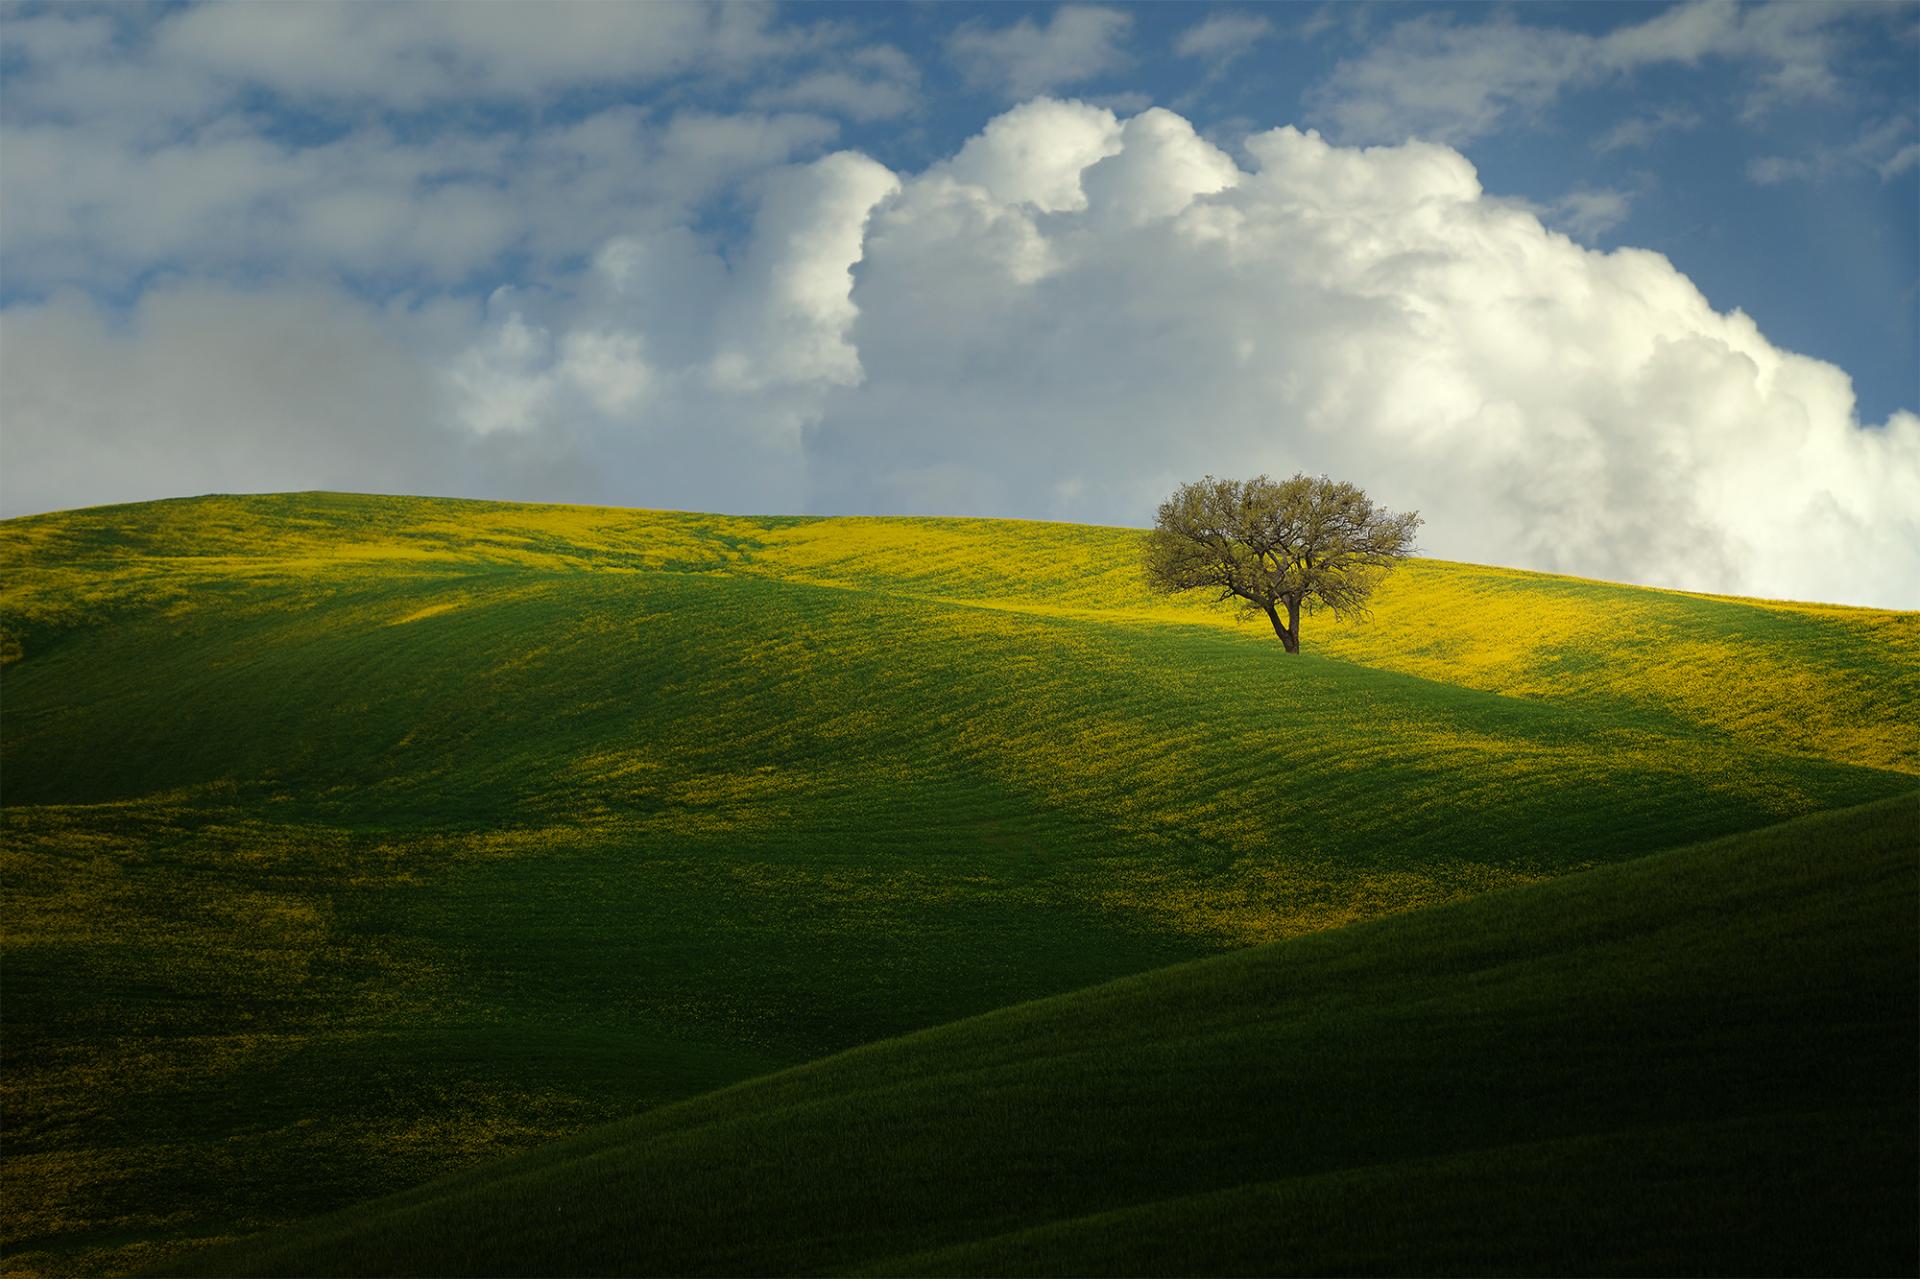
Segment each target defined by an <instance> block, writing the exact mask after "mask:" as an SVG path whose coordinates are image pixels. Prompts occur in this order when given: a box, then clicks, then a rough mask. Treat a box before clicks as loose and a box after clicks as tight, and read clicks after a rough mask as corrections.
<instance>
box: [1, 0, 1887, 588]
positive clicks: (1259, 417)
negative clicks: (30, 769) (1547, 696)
mask: <svg viewBox="0 0 1920 1279" xmlns="http://www.w3.org/2000/svg"><path fill="white" fill-rule="evenodd" d="M1916 409H1920V4H1913V3H1866V4H1846V3H1838V2H1834V3H1777V2H1775V3H1754V4H1733V3H1726V2H1724V0H1684V2H1683V3H1678V4H1672V5H1663V4H1632V5H1613V4H1604V3H1579V4H1566V5H1561V4H1554V3H1534V4H1526V5H1445V4H1365V3H1343V4H1274V5H1261V6H1247V5H1240V6H1236V5H1211V4H1206V3H1183V4H1177V5H1152V4H1147V5H1134V6H1110V5H1098V4H1064V5H1023V4H1011V3H1009V4H991V5H979V6H973V5H965V4H917V3H916V4H904V3H903V4H896V5H884V4H852V5H834V4H815V5H793V6H773V5H761V4H752V3H740V4H728V5H722V6H699V5H681V4H675V3H649V4H620V3H583V4H567V3H553V4H540V5H520V4H515V3H510V2H504V3H492V4H484V5H483V4H473V5H460V4H453V3H435V4H378V3H356V4H345V5H335V4H329V3H323V2H319V0H309V2H307V3H302V4H297V5H294V4H279V5H269V4H207V3H195V4H152V5H144V6H135V5H126V4H121V5H112V6H105V7H96V6H92V5H87V4H83V3H61V4H56V5H39V4H24V5H23V4H12V5H7V6H5V7H0V516H6V517H13V516H18V515H24V514H30V513H34V512H39V511H45V510H53V509H61V508H66V507H73V506H83V505H96V504H103V503H111V502H124V501H137V500H145V499H149V498H160V497H172V496H183V495H190V494H198V493H207V492H252V491H282V490H295V489H314V488H326V489H342V490H352V491H364V492H385V493H419V494H439V495H450V496H468V497H487V498H498V499H508V500H516V501H543V502H544V501H558V502H583V503H596V504H611V505H622V506H651V507H671V508H678V509H693V510H714V511H728V512H737V513H820V514H943V515H967V516H1009V517H1018V518H1029V519H1061V520H1080V521H1088V522H1094V523H1104V524H1119V525H1135V526H1139V525H1145V524H1147V523H1150V522H1151V520H1152V518H1153V512H1154V509H1155V506H1156V504H1157V503H1158V501H1159V500H1160V499H1161V498H1163V497H1164V496H1165V495H1166V494H1167V493H1168V492H1170V491H1171V490H1172V488H1173V487H1175V486H1176V485H1177V484H1179V483H1181V482H1182V481H1185V480H1190V479H1196V478H1199V477H1200V476H1201V475H1203V474H1215V475H1223V476H1246V475H1252V474H1255V473H1260V472H1265V473H1269V474H1272V475H1275V476H1285V475H1291V474H1293V473H1295V472H1306V473H1309V474H1330V475H1332V476H1334V477H1335V478H1339V479H1345V480H1350V481H1352V482H1355V483H1357V484H1360V485H1361V486H1363V487H1364V488H1366V489H1367V490H1368V491H1369V493H1371V494H1372V495H1373V496H1374V497H1375V498H1376V499H1378V500H1379V501H1381V502H1382V503H1383V504H1385V505H1386V506H1388V507H1390V508H1392V509H1395V510H1406V509H1417V510H1419V511H1420V512H1421V514H1422V515H1423V517H1424V518H1425V521H1426V523H1425V527H1424V529H1423V531H1422V537H1421V548H1422V551H1423V552H1424V553H1426V554H1430V555H1435V556H1440V557H1443V558H1449V559H1457V560H1467V561H1473V562H1480V563H1490V564H1505V565H1514V566H1518V567H1525V568H1534V569H1542V570H1546V571H1552V572H1564V573H1574V574H1579V575H1582V576H1590V577H1601V578H1609V579H1615V580H1622V581H1630V582H1639V583H1645V584H1650V585H1656V586H1670V587H1679V588H1684V589H1690V590H1702V591H1714V592H1727V593H1737V594H1751V595H1764V596H1772V597H1782V598H1795V599H1812V600H1824V601H1832V602H1844V603H1862V604H1874V605H1881V606H1894V607H1903V608H1920V417H1917V416H1916V414H1915V410H1916Z"/></svg>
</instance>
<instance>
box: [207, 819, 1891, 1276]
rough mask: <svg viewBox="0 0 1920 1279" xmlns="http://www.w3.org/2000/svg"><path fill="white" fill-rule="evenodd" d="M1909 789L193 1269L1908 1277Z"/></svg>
mask: <svg viewBox="0 0 1920 1279" xmlns="http://www.w3.org/2000/svg"><path fill="white" fill-rule="evenodd" d="M1916 829H1920V802H1916V801H1915V800H1914V799H1913V798H1911V797H1909V798H1907V799H1903V800H1899V801H1895V802H1893V803H1891V804H1880V805H1876V806H1873V807H1871V808H1868V809H1863V810H1856V811H1853V812H1848V813H1843V814H1838V815H1831V816H1822V817H1817V818H1810V819H1806V820H1803V821H1800V822H1795V823H1791V824H1788V825H1785V826H1781V827H1777V828H1775V829H1773V830H1769V831H1764V832H1760V833H1758V834H1753V835H1747V836H1741V837H1737V838H1734V839H1730V840H1725V841H1721V842H1718V843H1713V844H1707V845H1703V846H1699V847H1695V848H1689V849H1686V850H1683V851H1679V852H1675V853H1669V854H1664V855H1660V856H1656V857H1652V858H1648V859H1646V860H1643V861H1639V862H1634V863H1629V864H1627V865H1622V866H1613V867H1606V868H1603V869H1600V870H1596V871H1592V872H1589V873H1587V874H1584V875H1578V876H1572V877H1569V878H1566V879H1564V880H1561V881H1558V882H1556V883H1552V884H1541V885H1535V886H1532V887H1529V888H1523V889H1518V890H1515V891H1513V892H1509V893H1501V894H1495V895H1492V896H1488V897H1485V898H1482V899H1479V900H1477V901H1471V902H1463V903H1459V904H1456V905H1452V906H1445V907H1440V908H1437V909H1434V910H1431V911H1425V912H1421V913H1418V914H1414V915H1408V916H1403V917H1400V918H1397V919H1392V920H1385V921H1380V922H1377V923H1373V924H1361V925H1353V926H1351V927H1348V928H1344V929H1340V930H1337V931H1334V932H1330V933H1324V934H1320V935H1317V936H1313V937H1302V938H1296V939H1294V940H1292V941H1289V942H1283V943H1280V944H1278V945H1276V946H1273V947H1269V948H1265V949H1259V950H1254V951H1250V952H1242V953H1240V954H1236V955H1230V956H1222V957H1219V958H1216V959H1210V960H1206V961H1203V962H1200V963H1197V964H1190V965H1183V966H1180V967H1176V968H1172V969H1167V970H1163V971H1160V972H1155V973H1150V974H1147V975H1144V976H1141V977H1136V978H1131V979H1128V980H1125V981H1121V982H1117V983H1114V984H1112V985H1108V986H1101V987H1098V988H1095V989H1092V990H1087V991H1082V992H1078V993H1075V994H1071V995H1066V996H1063V997H1060V998H1057V999H1053V1000H1048V1001H1045V1002H1042V1003H1037V1004H1027V1005H1023V1006H1021V1007H1018V1008H1013V1009H1008V1010H1006V1011H1003V1012H998V1013H993V1014H989V1015H987V1016H985V1017H980V1018H976V1019H974V1020H972V1021H967V1022H962V1023H960V1024H958V1025H953V1026H946V1027H942V1028H940V1029H938V1030H934V1031H928V1032H925V1033H922V1034H919V1035H915V1036H911V1037H909V1038H906V1039H901V1040H895V1041H891V1042H889V1043H885V1044H878V1045H875V1046H873V1047H869V1048H863V1049H859V1050H857V1051H855V1052H852V1053H848V1054H845V1055H842V1056H839V1057H835V1058H832V1059H830V1060H827V1061H823V1062H819V1063H816V1064H814V1065H810V1066H806V1067H802V1068H800V1069H798V1070H793V1071H788V1072H784V1073H782V1074H778V1075H774V1076H772V1077H770V1078H767V1079H762V1080H757V1081H755V1082H753V1083H750V1084H746V1085H742V1086H740V1087H737V1088H733V1089H729V1090H727V1091H725V1092H721V1093H717V1094H714V1095H712V1096H709V1097H704V1098H700V1099H698V1100H696V1101H691V1102H687V1103H683V1104H681V1105H678V1106H672V1107H668V1108H666V1109H664V1110H659V1111H655V1112H653V1113H652V1114H649V1115H646V1116H643V1117H641V1118H639V1119H636V1120H633V1121H630V1122H627V1123H624V1124H620V1125H615V1126H613V1127H609V1128H606V1129H600V1130H596V1131H594V1132H591V1133H588V1134H584V1135H582V1136H581V1137H579V1138H576V1139H574V1140H572V1141H569V1142H564V1143H560V1144H558V1145H555V1146H552V1147H549V1148H547V1149H543V1150H541V1151H538V1152H536V1153H534V1154H532V1155H530V1156H527V1157H524V1158H520V1159H515V1160H510V1161H506V1162H502V1163H498V1164H493V1165H489V1166H487V1167H485V1168H481V1169H476V1170H475V1171H473V1172H472V1173H470V1174H467V1175H465V1176H461V1177H455V1178H452V1179H449V1180H447V1181H443V1182H439V1183H435V1184H434V1185H431V1186H426V1187H422V1188H421V1189H419V1190H417V1191H414V1192H411V1193H409V1194H405V1195H401V1196H397V1197H395V1198H393V1199H390V1200H386V1201H382V1202H376V1203H370V1204H366V1205H363V1206H360V1207H357V1208H355V1209H353V1210H351V1211H349V1212H347V1213H343V1214H340V1215H338V1216H336V1217H333V1218H329V1219H326V1220H321V1221H316V1222H313V1223H310V1224H308V1225H305V1226H302V1227H299V1228H297V1229H295V1230H292V1231H288V1232H286V1233H284V1234H282V1235H280V1236H275V1237H269V1238H266V1239H262V1240H257V1241H250V1242H248V1243H245V1244H242V1245H239V1246H237V1247H233V1248H230V1249H228V1250H226V1251H224V1252H219V1253H215V1254H211V1255H207V1256H200V1257H195V1258H193V1259H191V1261H190V1262H188V1263H187V1270H188V1271H189V1272H191V1273H216V1274H244V1275H256V1274H361V1273H374V1274H387V1273H401V1274H465V1273H488V1274H539V1273H553V1272H555V1271H559V1272H564V1273H584V1274H683V1273H712V1274H766V1273H772V1274H782V1273H820V1272H844V1271H848V1270H854V1271H860V1270H867V1271H871V1272H873V1273H880V1274H916V1273H925V1274H983V1273H985V1274H996V1273H1014V1274H1020V1273H1041V1274H1089V1273H1115V1274H1138V1273H1160V1274H1170V1273H1199V1274H1222V1273H1231V1274H1241V1273H1245V1274H1305V1275H1313V1274H1329V1273H1384V1274H1404V1273H1410V1272H1411V1273H1429V1272H1438V1273H1455V1272H1457V1273H1468V1274H1471V1273H1517V1274H1532V1273H1542V1272H1573V1273H1603V1274H1605V1273H1650V1274H1690V1273H1722V1274H1775V1273H1818V1274H1897V1273H1903V1272H1906V1273H1910V1272H1911V1271H1912V1270H1913V1269H1914V1266H1915V1263H1916V1243H1915V1240H1916V1232H1917V1231H1920V1208H1916V1206H1915V1202H1914V1198H1913V1193H1912V1192H1913V1187H1914V1184H1915V1180H1916V1177H1920V1137H1917V1136H1916V1123H1917V1122H1920V1114H1917V1113H1916V1087H1917V1086H1920V1080H1916V1071H1915V1067H1916V1062H1915V1053H1914V1043H1915V1041H1916V1038H1917V1037H1920V988H1917V985H1916V975H1915V974H1916V971H1920V948H1917V947H1916V938H1915V934H1914V930H1913V903H1914V890H1915V887H1916V880H1917V876H1920V861H1916V851H1920V850H1916V845H1915V831H1916Z"/></svg>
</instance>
